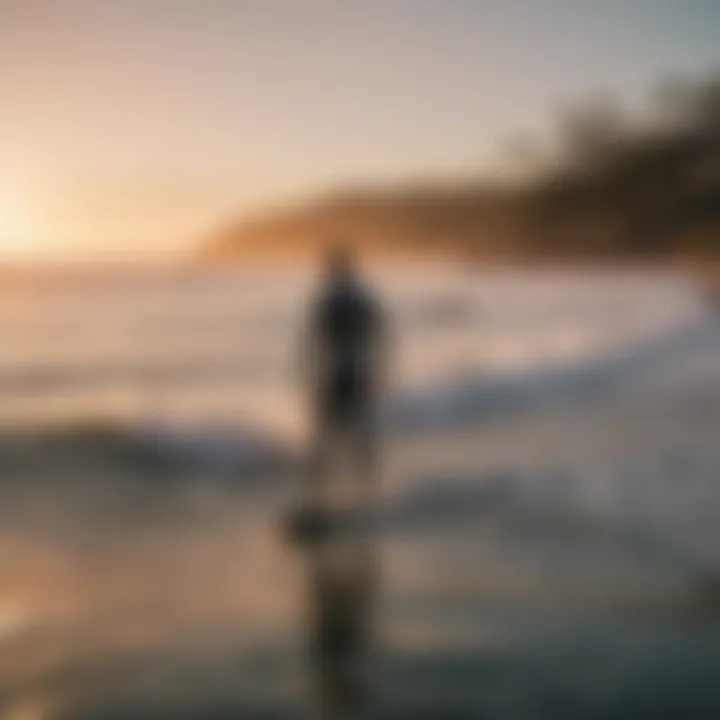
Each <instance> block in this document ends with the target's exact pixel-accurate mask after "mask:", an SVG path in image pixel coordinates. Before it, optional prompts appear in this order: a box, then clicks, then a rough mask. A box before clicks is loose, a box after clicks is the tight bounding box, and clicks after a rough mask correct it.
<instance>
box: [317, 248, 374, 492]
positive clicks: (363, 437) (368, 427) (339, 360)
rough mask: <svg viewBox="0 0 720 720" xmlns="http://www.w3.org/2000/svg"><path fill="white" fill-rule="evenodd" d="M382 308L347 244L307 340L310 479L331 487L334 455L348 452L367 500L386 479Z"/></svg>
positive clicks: (330, 265) (333, 259)
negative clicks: (381, 446)
mask: <svg viewBox="0 0 720 720" xmlns="http://www.w3.org/2000/svg"><path fill="white" fill-rule="evenodd" d="M383 325H384V323H383V317H382V312H381V308H380V303H379V301H378V299H377V297H376V296H375V295H374V293H373V292H372V291H371V290H370V288H369V287H368V286H367V285H366V283H365V282H364V281H363V280H362V279H361V277H360V274H359V272H358V270H357V268H356V264H355V262H354V259H353V257H352V255H351V253H350V252H349V251H348V250H347V249H346V248H345V247H342V246H337V247H335V248H333V249H332V250H331V251H330V252H329V253H328V255H327V258H326V266H325V272H324V277H323V280H322V282H321V287H320V291H319V293H318V296H317V298H316V300H315V302H314V304H313V306H312V308H311V317H310V324H309V330H308V337H307V348H308V357H307V363H308V369H309V385H310V399H311V409H312V417H313V423H314V438H313V441H312V443H313V446H312V449H311V460H310V476H311V486H312V489H313V490H314V491H315V492H316V493H317V492H318V491H320V490H321V488H323V487H324V485H325V483H326V481H327V478H328V476H329V471H330V460H331V458H333V457H335V456H338V455H339V452H340V451H341V450H342V451H348V454H347V457H348V459H350V460H351V465H352V466H353V467H354V470H355V473H356V474H359V475H360V476H361V477H362V489H363V492H364V493H365V494H366V495H367V494H369V493H370V492H371V491H372V489H373V488H374V487H375V486H376V484H377V481H378V460H379V458H378V438H377V411H378V407H377V406H378V401H379V398H380V393H381V388H382V385H383V375H384V364H385V361H384V354H385V352H384V350H385V348H384V344H385V342H384V338H385V331H384V327H383Z"/></svg>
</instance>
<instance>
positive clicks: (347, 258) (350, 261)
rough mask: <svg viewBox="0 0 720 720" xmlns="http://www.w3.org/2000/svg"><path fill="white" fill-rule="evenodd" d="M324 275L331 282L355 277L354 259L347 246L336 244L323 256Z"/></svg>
mask: <svg viewBox="0 0 720 720" xmlns="http://www.w3.org/2000/svg"><path fill="white" fill-rule="evenodd" d="M325 270H326V275H327V276H328V277H329V278H332V279H333V280H340V281H342V280H348V279H350V278H353V277H354V276H355V259H354V257H353V254H352V252H351V251H350V249H349V248H348V247H347V245H345V244H342V243H336V244H334V245H332V246H331V247H330V249H329V250H328V252H327V254H326V256H325Z"/></svg>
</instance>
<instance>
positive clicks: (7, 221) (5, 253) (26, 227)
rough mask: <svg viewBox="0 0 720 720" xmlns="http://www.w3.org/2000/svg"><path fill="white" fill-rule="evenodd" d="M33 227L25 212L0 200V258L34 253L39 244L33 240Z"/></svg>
mask: <svg viewBox="0 0 720 720" xmlns="http://www.w3.org/2000/svg"><path fill="white" fill-rule="evenodd" d="M32 231H33V228H32V227H31V223H30V221H29V219H28V216H27V213H26V212H25V211H24V210H23V209H22V208H20V207H19V206H18V205H15V204H13V203H10V202H0V259H3V260H5V259H13V258H18V257H20V258H22V257H27V256H28V255H36V254H38V253H39V245H38V244H37V243H36V242H35V241H34V238H33V232H32Z"/></svg>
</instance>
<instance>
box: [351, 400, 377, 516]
mask: <svg viewBox="0 0 720 720" xmlns="http://www.w3.org/2000/svg"><path fill="white" fill-rule="evenodd" d="M353 435H354V448H353V451H354V455H355V457H354V461H355V472H356V475H357V483H358V491H359V493H360V495H361V497H362V499H363V500H364V501H365V502H369V501H370V500H372V497H373V495H374V494H375V492H376V490H377V486H378V484H379V482H380V452H379V442H378V429H377V421H376V418H375V413H374V408H372V407H367V406H364V407H362V409H361V410H360V412H359V413H358V415H357V418H356V422H355V427H354V433H353Z"/></svg>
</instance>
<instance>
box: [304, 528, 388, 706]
mask: <svg viewBox="0 0 720 720" xmlns="http://www.w3.org/2000/svg"><path fill="white" fill-rule="evenodd" d="M308 554H309V558H308V562H309V568H308V573H309V590H310V593H309V595H310V597H309V602H310V608H309V619H310V623H309V627H310V641H311V644H312V649H311V653H312V667H313V672H314V676H315V677H314V685H315V690H316V701H317V705H318V708H319V710H320V712H321V713H322V714H323V716H324V715H327V716H329V717H334V716H335V715H336V714H341V713H343V712H345V711H348V710H351V709H355V708H358V707H362V706H363V705H365V704H367V703H368V702H369V701H370V694H369V693H370V688H369V687H368V685H367V683H368V680H367V663H368V661H369V651H370V643H371V642H372V639H373V629H374V627H375V623H374V622H373V599H374V597H375V594H376V592H377V583H378V579H379V573H378V567H377V557H376V550H375V548H374V546H373V541H372V539H371V538H370V537H369V536H365V537H361V536H359V535H352V536H346V537H343V538H338V539H330V540H328V541H326V542H321V543H319V544H316V545H314V546H312V547H311V548H310V549H309V551H308Z"/></svg>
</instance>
